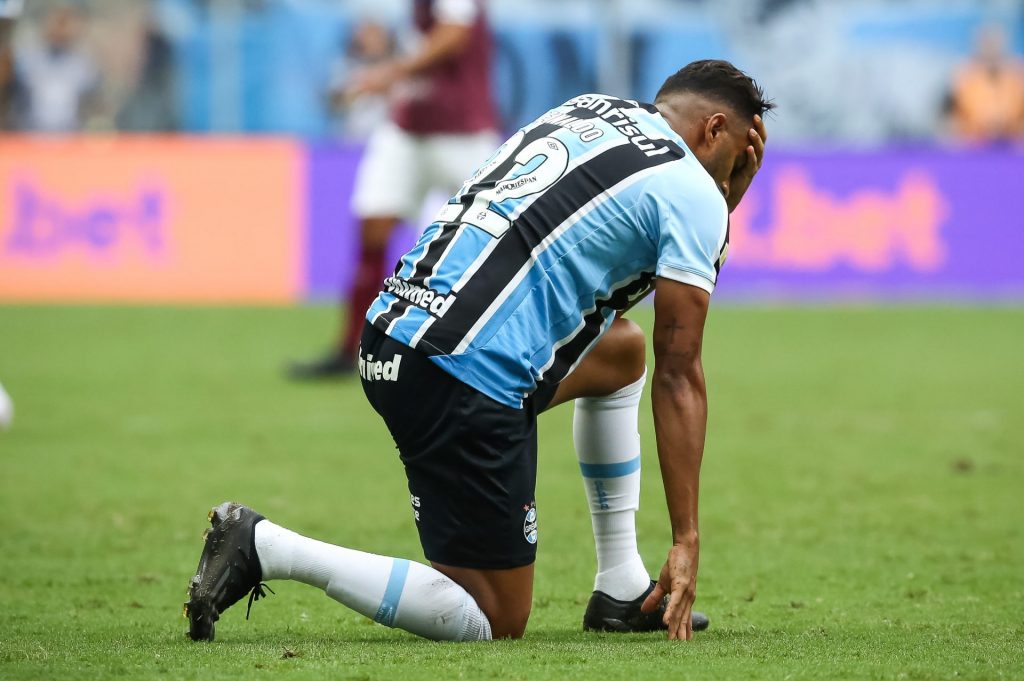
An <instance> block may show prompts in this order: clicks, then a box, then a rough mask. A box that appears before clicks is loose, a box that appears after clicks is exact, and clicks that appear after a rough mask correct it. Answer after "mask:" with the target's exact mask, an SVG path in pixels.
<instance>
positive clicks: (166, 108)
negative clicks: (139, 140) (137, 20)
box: [116, 19, 178, 132]
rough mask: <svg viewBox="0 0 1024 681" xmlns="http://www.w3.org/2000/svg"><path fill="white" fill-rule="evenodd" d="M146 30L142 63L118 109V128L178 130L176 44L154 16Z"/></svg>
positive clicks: (138, 130)
mask: <svg viewBox="0 0 1024 681" xmlns="http://www.w3.org/2000/svg"><path fill="white" fill-rule="evenodd" d="M144 30H145V33H144V36H143V47H142V63H141V66H140V68H139V69H138V75H137V77H136V80H135V83H134V86H133V87H132V88H131V90H130V92H129V93H128V95H127V99H126V100H125V102H124V104H123V105H122V106H121V109H120V111H118V113H117V117H116V124H117V128H118V130H125V131H129V132H154V131H161V130H163V131H167V130H177V129H178V116H177V100H176V97H175V73H176V64H175V61H174V48H173V46H172V45H171V43H170V41H169V40H168V39H167V37H166V36H165V35H164V34H163V32H162V31H161V30H160V28H159V27H158V26H157V25H156V24H155V23H154V22H153V21H152V19H150V20H148V21H147V23H146V26H145V29H144Z"/></svg>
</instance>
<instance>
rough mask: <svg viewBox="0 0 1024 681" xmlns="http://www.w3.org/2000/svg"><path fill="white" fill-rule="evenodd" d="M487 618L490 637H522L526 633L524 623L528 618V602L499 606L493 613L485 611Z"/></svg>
mask: <svg viewBox="0 0 1024 681" xmlns="http://www.w3.org/2000/svg"><path fill="white" fill-rule="evenodd" d="M484 613H485V614H487V619H489V620H490V622H491V637H492V638H496V639H497V638H522V637H523V634H524V633H526V624H527V622H529V620H530V604H529V603H527V604H525V605H521V604H520V605H518V607H517V606H516V605H515V604H513V605H511V606H509V607H507V608H506V607H500V608H499V609H498V610H496V611H494V612H493V613H487V611H486V610H485V611H484Z"/></svg>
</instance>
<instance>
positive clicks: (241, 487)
mask: <svg viewBox="0 0 1024 681" xmlns="http://www.w3.org/2000/svg"><path fill="white" fill-rule="evenodd" d="M645 314H646V313H645V312H643V311H641V312H640V313H639V316H638V319H639V321H641V322H643V323H649V321H650V319H649V317H646V316H645ZM333 321H334V312H333V311H332V310H330V309H327V308H316V307H310V308H301V309H200V310H191V309H134V308H32V307H6V308H0V381H2V382H3V383H4V385H5V386H6V387H7V389H8V391H9V392H10V393H11V394H12V396H13V397H14V400H15V403H16V406H17V416H16V421H15V425H14V428H13V429H12V430H10V431H9V432H6V433H0V470H2V471H3V473H2V477H0V537H2V540H0V541H2V544H0V546H2V550H0V583H2V586H0V594H2V598H0V603H2V605H3V609H2V614H0V678H4V679H13V678H47V679H49V678H57V677H64V678H95V677H102V678H106V677H124V678H151V677H154V678H165V677H166V678H203V679H206V678H222V677H223V678H227V677H238V678H255V679H261V678H266V679H270V678H275V679H276V678H316V677H319V678H330V679H377V678H380V679H395V678H399V679H401V680H402V681H408V680H411V679H447V678H464V679H487V678H501V679H522V680H524V681H526V680H528V681H540V680H541V679H559V680H560V681H564V680H568V679H591V680H592V679H595V678H597V679H601V681H611V680H615V679H629V680H637V679H652V678H701V679H712V678H716V679H789V678H793V679H839V678H851V679H860V678H868V679H938V678H954V677H957V678H971V679H993V678H1024V395H1022V390H1024V358H1022V354H1021V353H1022V350H1024V310H1021V309H960V308H949V309H945V308H902V307H897V308H885V309H859V308H843V309H818V308H801V309H787V308H782V309H776V308H739V307H723V308H721V309H717V310H715V311H713V313H712V318H711V320H710V322H709V328H708V332H707V340H706V349H705V365H706V371H707V374H708V385H709V394H710V404H711V422H710V427H709V441H708V447H707V452H706V455H705V464H704V475H703V484H702V549H703V550H702V553H701V572H700V584H699V589H698V606H699V608H700V609H702V610H705V611H707V612H708V613H709V614H710V616H711V617H712V629H711V630H710V631H708V632H705V633H703V634H699V635H698V637H697V639H696V640H695V641H694V642H693V643H691V644H670V643H668V642H667V641H665V640H663V637H662V636H660V635H656V634H651V635H630V636H609V635H592V634H584V633H582V632H581V631H580V618H581V616H582V612H583V607H584V604H585V603H586V600H587V598H588V596H589V592H590V588H591V584H592V582H591V580H592V576H593V569H594V567H593V566H594V562H593V554H592V551H593V549H592V539H591V536H590V527H589V518H588V515H587V513H586V507H585V502H584V496H583V490H582V484H581V482H580V478H579V473H578V469H577V465H576V461H575V457H574V455H573V452H572V449H571V446H572V445H571V438H570V429H569V424H570V420H571V409H570V408H567V407H562V408H560V409H558V410H555V411H554V412H552V413H551V414H548V415H547V416H546V417H545V418H544V419H543V420H542V431H541V461H540V483H539V489H538V492H537V500H538V507H539V510H540V519H541V541H540V553H539V558H538V570H537V585H536V595H535V604H534V611H533V617H532V620H531V624H530V629H529V632H528V634H527V638H526V639H525V640H523V641H518V642H511V641H503V642H498V643H494V644H463V645H458V644H439V643H431V642H426V641H422V640H418V639H416V638H414V637H412V636H410V635H408V634H405V633H403V632H399V631H393V630H389V629H386V628H384V627H381V626H378V625H376V624H373V623H371V622H369V621H367V620H364V619H363V618H361V617H359V616H358V615H355V614H353V613H351V612H349V611H347V610H345V609H344V608H343V607H342V606H340V605H338V604H337V603H335V602H334V601H331V600H330V599H328V598H327V597H326V596H324V595H323V594H322V593H320V592H318V591H315V590H313V589H311V588H309V587H305V586H303V585H300V584H289V583H275V584H273V586H274V587H275V588H276V591H277V595H276V596H271V597H270V598H269V599H267V600H266V601H261V602H260V603H258V604H256V605H254V607H253V613H252V619H251V620H250V621H249V622H246V621H245V608H244V605H243V606H236V607H235V608H233V609H232V610H230V611H228V612H227V613H226V614H225V615H224V617H223V618H222V620H221V622H220V623H219V625H218V629H217V634H218V639H217V641H216V642H215V643H213V644H194V643H191V642H190V641H188V640H187V638H186V636H185V631H186V628H187V623H186V622H185V621H184V620H183V619H181V607H182V602H183V600H184V591H185V585H186V582H187V580H188V578H189V576H190V575H191V574H192V573H193V572H194V570H195V566H196V562H197V559H198V556H199V552H200V550H201V541H200V534H201V532H202V530H203V528H204V526H205V522H206V512H207V510H208V509H209V507H210V506H212V505H214V504H215V503H217V502H220V501H222V500H224V499H236V500H239V501H243V502H245V503H247V504H250V505H252V506H254V507H255V508H257V509H258V510H260V511H262V512H263V513H264V514H266V515H267V516H269V517H271V518H272V519H274V520H276V521H277V522H279V523H281V524H283V525H286V526H289V527H292V528H294V529H296V530H299V531H301V532H304V533H306V534H309V535H312V536H316V537H318V538H321V539H325V540H328V541H332V542H335V543H340V544H345V545H348V546H353V547H357V548H363V549H366V550H371V551H374V552H378V553H384V554H391V555H401V556H406V557H412V558H417V559H420V558H421V554H420V550H419V545H418V542H417V539H416V534H415V530H414V527H413V523H412V519H411V517H410V511H409V507H408V499H407V493H406V491H405V481H404V476H403V474H402V471H401V467H400V464H399V463H398V460H397V457H396V454H395V451H394V449H393V446H392V444H391V442H390V440H389V438H388V435H387V432H386V431H385V429H384V427H383V425H382V424H381V423H380V422H379V420H378V418H377V416H376V415H375V414H374V413H373V412H372V411H371V410H370V408H369V406H368V405H366V404H365V402H364V401H363V398H362V393H361V390H360V388H359V385H358V383H357V382H355V381H348V382H342V383H334V384H327V385H315V386H309V385H304V386H298V385H293V384H289V383H287V382H286V381H284V380H283V379H282V377H281V371H280V369H281V366H282V363H283V361H284V359H285V358H287V357H288V356H292V357H295V356H303V355H305V354H306V353H309V352H313V351H316V350H318V349H320V346H319V345H318V343H319V342H321V341H323V340H325V339H326V338H327V336H328V334H329V333H330V331H331V330H332V325H333ZM642 414H643V416H644V418H643V419H642V421H641V432H642V435H643V439H644V445H645V450H644V459H645V462H646V463H645V473H644V478H645V480H644V484H645V488H644V493H643V506H642V508H641V511H640V530H641V534H640V538H641V550H642V552H643V554H644V556H645V558H646V560H647V562H648V567H649V568H650V569H651V570H652V571H653V570H656V569H657V568H658V567H659V566H660V563H661V561H662V559H663V556H664V552H665V550H666V549H667V541H668V538H669V533H668V525H667V519H666V514H665V505H664V501H663V500H662V493H661V488H660V481H659V477H658V473H657V463H656V453H655V451H654V448H653V429H652V427H651V424H650V417H649V415H648V414H647V412H646V411H645V412H642Z"/></svg>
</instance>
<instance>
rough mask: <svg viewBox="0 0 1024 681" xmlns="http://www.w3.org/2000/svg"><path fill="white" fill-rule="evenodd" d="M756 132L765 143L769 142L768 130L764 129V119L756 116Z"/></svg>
mask: <svg viewBox="0 0 1024 681" xmlns="http://www.w3.org/2000/svg"><path fill="white" fill-rule="evenodd" d="M754 130H756V131H757V135H758V137H760V138H761V141H762V142H764V143H767V142H768V128H766V127H764V119H763V118H761V117H760V116H758V115H757V114H754Z"/></svg>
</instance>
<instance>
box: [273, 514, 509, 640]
mask: <svg viewBox="0 0 1024 681" xmlns="http://www.w3.org/2000/svg"><path fill="white" fill-rule="evenodd" d="M256 554H257V555H258V556H259V559H260V567H261V568H262V569H263V580H264V581H269V580H272V579H293V580H295V581H298V582H302V583H303V584H309V585H310V586H315V587H317V588H318V589H323V590H324V591H326V592H327V595H328V596H330V597H331V598H333V599H334V600H336V601H338V602H339V603H341V604H343V605H346V606H348V607H349V608H352V609H353V610H355V611H356V612H358V613H360V614H362V615H365V616H367V617H369V618H371V619H373V620H374V621H376V622H379V623H381V624H383V625H385V626H389V627H398V628H399V629H404V630H406V631H408V632H411V633H413V634H416V635H418V636H423V637H424V638H429V639H434V640H437V641H481V640H489V639H490V638H491V624H490V622H489V621H488V620H487V616H486V615H484V613H483V611H482V610H480V607H479V606H478V605H477V603H476V601H475V600H474V599H473V597H472V596H470V595H469V594H468V593H467V592H466V590H465V589H463V588H462V587H461V586H459V585H458V584H456V583H455V582H453V581H452V580H450V579H448V577H446V576H444V575H443V574H441V573H440V572H438V571H437V570H435V569H434V568H432V567H428V566H426V565H423V564H421V563H414V562H411V561H408V560H404V559H402V558H389V557H386V556H378V555H375V554H372V553H363V552H362V551H354V550H352V549H346V548H343V547H341V546H334V545H332V544H325V543H324V542H321V541H317V540H315V539H309V538H308V537H303V536H302V535H300V534H297V533H295V532H292V531H291V530H288V529H285V528H283V527H281V526H279V525H275V524H274V523H272V522H270V521H268V520H261V521H260V522H258V523H257V524H256Z"/></svg>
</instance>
